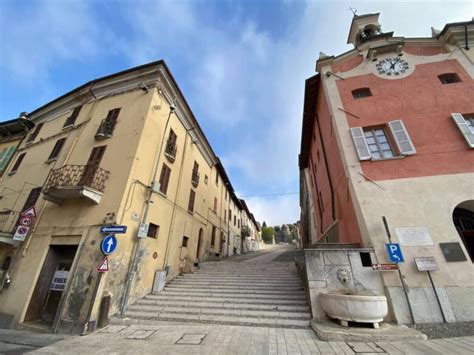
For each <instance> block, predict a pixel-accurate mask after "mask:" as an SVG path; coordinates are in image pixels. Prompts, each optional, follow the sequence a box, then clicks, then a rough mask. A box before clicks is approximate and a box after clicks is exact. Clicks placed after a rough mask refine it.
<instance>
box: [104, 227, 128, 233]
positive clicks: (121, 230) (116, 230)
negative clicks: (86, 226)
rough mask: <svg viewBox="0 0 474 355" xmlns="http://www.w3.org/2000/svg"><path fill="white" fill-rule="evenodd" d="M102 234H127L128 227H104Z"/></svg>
mask: <svg viewBox="0 0 474 355" xmlns="http://www.w3.org/2000/svg"><path fill="white" fill-rule="evenodd" d="M100 232H101V233H103V234H107V233H126V232H127V226H102V227H100Z"/></svg>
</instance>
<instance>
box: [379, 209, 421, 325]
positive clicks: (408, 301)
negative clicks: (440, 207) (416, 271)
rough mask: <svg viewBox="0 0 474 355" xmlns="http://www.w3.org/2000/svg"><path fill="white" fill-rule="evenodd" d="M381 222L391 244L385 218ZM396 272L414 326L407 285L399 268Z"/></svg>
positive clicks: (390, 236)
mask: <svg viewBox="0 0 474 355" xmlns="http://www.w3.org/2000/svg"><path fill="white" fill-rule="evenodd" d="M382 221H383V225H384V227H385V232H386V233H387V238H388V242H389V243H391V242H392V235H391V234H390V230H389V229H388V223H387V218H385V216H382ZM397 271H398V276H399V277H400V281H401V282H402V288H403V292H404V293H405V297H406V299H407V304H408V310H409V311H410V317H411V323H412V324H415V317H413V309H412V308H411V303H410V298H409V297H408V292H409V290H408V285H407V284H406V283H405V279H404V278H403V274H402V271H401V270H400V268H398V269H397Z"/></svg>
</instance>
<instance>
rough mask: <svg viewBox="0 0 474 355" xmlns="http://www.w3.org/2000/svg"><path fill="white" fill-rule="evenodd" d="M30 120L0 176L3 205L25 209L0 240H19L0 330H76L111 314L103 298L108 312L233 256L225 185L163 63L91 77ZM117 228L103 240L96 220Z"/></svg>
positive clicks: (1, 294) (3, 294) (2, 298)
mask: <svg viewBox="0 0 474 355" xmlns="http://www.w3.org/2000/svg"><path fill="white" fill-rule="evenodd" d="M29 122H31V123H32V124H34V125H35V127H34V128H33V129H32V130H31V132H30V133H29V134H28V135H27V136H26V138H25V139H23V140H22V141H21V142H20V144H19V145H18V147H17V149H16V151H15V153H14V154H13V157H12V159H13V161H12V163H10V164H9V166H8V168H7V169H6V171H5V173H4V174H3V176H2V180H1V188H0V194H1V195H2V199H1V200H0V211H8V210H12V211H14V212H15V213H16V214H17V215H20V214H22V213H23V215H24V216H25V217H27V218H26V219H20V220H19V221H18V222H17V224H16V225H15V226H14V228H12V229H11V230H9V231H8V233H6V234H5V235H3V236H2V238H6V239H9V241H10V242H11V244H14V246H15V247H14V248H13V249H12V250H10V256H11V259H10V263H9V265H8V270H6V271H7V272H8V275H9V280H10V282H9V284H8V285H6V284H5V283H2V285H1V286H2V287H0V289H1V291H0V321H1V324H2V326H4V327H8V326H13V325H15V324H19V323H22V324H24V325H28V324H30V325H31V324H40V325H41V326H44V327H46V328H48V329H50V330H53V331H59V332H73V333H77V332H79V331H81V330H82V329H84V327H85V326H87V325H91V324H93V323H91V321H92V322H93V321H95V320H97V319H98V317H99V314H102V313H103V312H105V311H106V310H105V309H106V308H104V307H102V306H101V302H102V301H103V299H104V297H106V299H107V300H109V306H108V309H109V311H108V312H109V314H110V315H111V314H115V313H118V312H121V311H123V310H124V309H125V308H126V307H127V305H129V304H131V303H133V302H135V300H137V299H138V298H140V297H143V296H144V295H146V294H147V293H149V292H151V291H152V289H155V287H158V288H159V287H162V286H163V285H162V284H160V282H161V283H162V280H165V279H166V280H170V279H173V278H174V277H176V276H177V275H179V274H180V273H182V272H189V271H192V270H193V268H194V267H196V265H198V263H199V262H200V261H203V260H205V259H206V258H207V257H209V256H210V255H213V256H222V255H230V254H229V253H228V252H226V250H227V247H226V240H228V235H229V227H228V225H229V224H228V220H227V215H226V214H227V212H226V210H228V207H227V204H228V201H229V196H231V195H232V194H234V191H233V188H232V185H231V184H230V181H229V179H228V177H227V175H226V174H225V170H224V168H223V166H222V164H221V163H220V160H219V158H218V157H217V156H216V154H215V153H214V151H213V149H212V148H211V146H210V144H209V142H208V141H207V139H206V137H205V135H204V133H203V131H202V129H201V128H200V126H199V124H198V122H197V120H196V118H195V117H194V115H193V113H192V111H191V109H190V107H189V105H188V104H187V102H186V100H185V98H184V96H183V95H182V93H181V91H180V89H179V87H178V85H177V83H176V81H175V80H174V78H173V76H172V74H171V72H170V71H169V69H168V68H167V66H166V64H165V63H164V62H163V61H158V62H153V63H150V64H146V65H143V66H140V67H136V68H132V69H129V70H126V71H123V72H119V73H116V74H113V75H110V76H107V77H103V78H100V79H96V80H93V81H90V82H88V83H86V84H84V85H82V86H80V87H79V88H76V89H74V90H73V91H71V92H69V93H66V94H65V95H63V96H61V97H59V98H57V99H55V100H53V101H51V102H49V103H47V104H45V105H44V106H42V107H40V108H38V109H36V110H35V111H33V112H31V113H30V114H29ZM234 195H235V194H234ZM226 196H227V197H226ZM226 198H227V201H226ZM32 207H33V208H32ZM25 221H26V223H27V224H28V229H21V230H19V227H21V224H22V223H24V222H25ZM116 225H121V226H126V231H124V232H123V233H117V234H115V238H116V239H115V240H116V242H113V240H112V241H111V242H110V243H111V245H103V243H102V241H103V240H104V238H105V237H106V235H107V234H106V233H101V231H100V229H101V227H103V226H116ZM25 230H26V232H25ZM19 231H20V232H21V231H23V232H22V233H18V232H19ZM233 233H234V235H239V233H238V230H233ZM15 239H17V240H15ZM112 239H113V238H112ZM14 240H15V241H14ZM107 240H108V241H109V240H110V239H107ZM112 247H116V249H115V251H113V253H111V254H110V255H109V256H108V265H105V266H108V270H109V271H107V272H103V273H99V272H98V267H99V264H100V265H102V262H103V260H104V252H103V251H105V253H107V252H108V251H110V250H111V248H112ZM101 249H102V250H101ZM105 266H104V268H105ZM160 280H161V281H160ZM160 285H161V286H160Z"/></svg>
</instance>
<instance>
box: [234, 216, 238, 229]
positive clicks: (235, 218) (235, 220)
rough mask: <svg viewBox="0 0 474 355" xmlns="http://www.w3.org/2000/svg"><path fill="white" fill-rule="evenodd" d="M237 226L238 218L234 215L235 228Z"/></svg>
mask: <svg viewBox="0 0 474 355" xmlns="http://www.w3.org/2000/svg"><path fill="white" fill-rule="evenodd" d="M236 225H237V216H236V215H235V214H234V227H235V226H236Z"/></svg>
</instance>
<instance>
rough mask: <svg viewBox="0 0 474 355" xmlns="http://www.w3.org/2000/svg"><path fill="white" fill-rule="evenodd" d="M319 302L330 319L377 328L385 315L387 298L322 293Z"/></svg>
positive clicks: (342, 323) (345, 324) (343, 323)
mask: <svg viewBox="0 0 474 355" xmlns="http://www.w3.org/2000/svg"><path fill="white" fill-rule="evenodd" d="M321 302H322V306H323V310H324V311H325V312H326V313H327V315H328V316H329V317H331V318H335V319H338V320H340V321H341V325H343V326H347V325H348V324H347V322H349V321H351V322H360V323H373V324H374V327H375V328H378V323H379V322H382V321H383V318H384V317H385V316H386V315H387V312H388V306H387V297H385V296H372V295H345V294H341V293H322V294H321Z"/></svg>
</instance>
